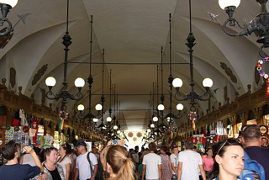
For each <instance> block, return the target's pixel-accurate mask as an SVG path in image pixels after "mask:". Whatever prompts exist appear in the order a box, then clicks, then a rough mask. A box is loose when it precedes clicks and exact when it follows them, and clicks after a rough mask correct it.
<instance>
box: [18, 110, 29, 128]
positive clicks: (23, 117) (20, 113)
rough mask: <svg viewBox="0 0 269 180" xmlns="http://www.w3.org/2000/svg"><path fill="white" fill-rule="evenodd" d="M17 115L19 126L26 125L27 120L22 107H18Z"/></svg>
mask: <svg viewBox="0 0 269 180" xmlns="http://www.w3.org/2000/svg"><path fill="white" fill-rule="evenodd" d="M19 116H20V118H21V126H28V123H27V120H26V117H25V114H24V110H23V109H20V111H19Z"/></svg>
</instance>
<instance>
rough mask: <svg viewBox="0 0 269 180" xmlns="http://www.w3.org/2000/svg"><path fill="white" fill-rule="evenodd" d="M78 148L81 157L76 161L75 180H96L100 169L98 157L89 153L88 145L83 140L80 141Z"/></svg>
mask: <svg viewBox="0 0 269 180" xmlns="http://www.w3.org/2000/svg"><path fill="white" fill-rule="evenodd" d="M76 146H77V150H78V152H79V156H78V157H77V161H76V172H75V178H74V180H77V179H78V177H79V180H95V177H96V174H97V169H98V162H97V158H96V156H95V155H94V154H93V153H90V152H89V153H88V152H87V150H86V147H87V144H86V143H85V142H84V141H83V140H78V141H77V144H76ZM89 162H90V163H89Z"/></svg>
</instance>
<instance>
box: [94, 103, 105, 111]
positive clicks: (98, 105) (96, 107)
mask: <svg viewBox="0 0 269 180" xmlns="http://www.w3.org/2000/svg"><path fill="white" fill-rule="evenodd" d="M95 109H96V111H101V110H102V109H103V106H102V105H101V104H96V106H95Z"/></svg>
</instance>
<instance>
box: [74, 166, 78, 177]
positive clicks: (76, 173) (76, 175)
mask: <svg viewBox="0 0 269 180" xmlns="http://www.w3.org/2000/svg"><path fill="white" fill-rule="evenodd" d="M77 179H78V168H76V172H75V177H74V179H73V180H77Z"/></svg>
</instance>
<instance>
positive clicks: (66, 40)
mask: <svg viewBox="0 0 269 180" xmlns="http://www.w3.org/2000/svg"><path fill="white" fill-rule="evenodd" d="M66 2H67V5H66V32H65V36H64V37H63V42H62V43H63V45H64V46H65V49H64V50H65V57H64V81H63V83H62V84H63V85H64V90H66V89H67V83H66V74H67V59H68V51H69V49H68V46H69V45H71V43H72V41H71V37H70V36H69V32H68V22H69V0H67V1H66Z"/></svg>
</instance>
